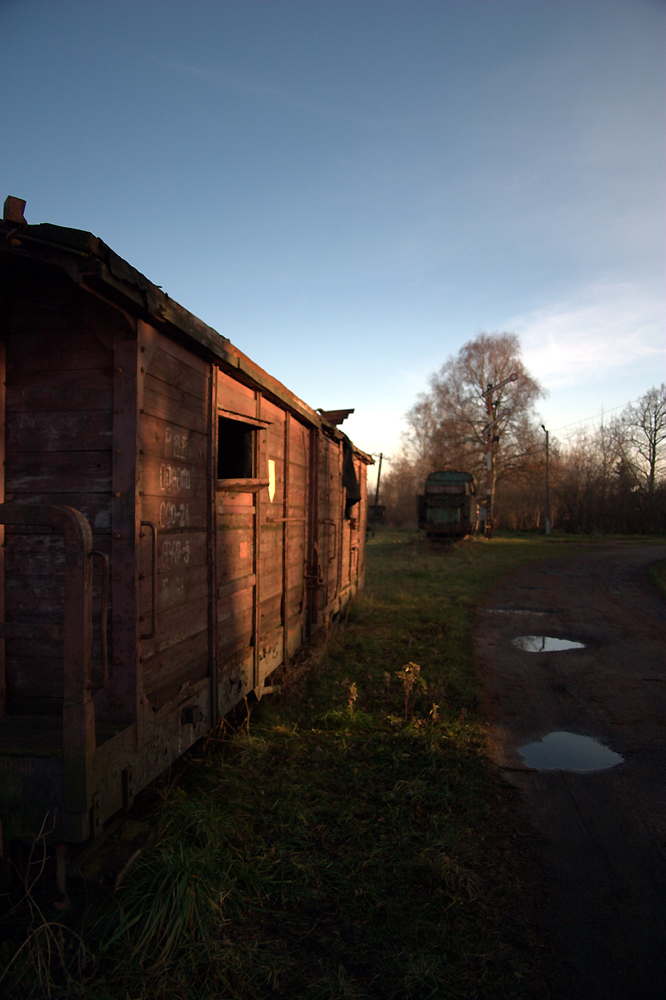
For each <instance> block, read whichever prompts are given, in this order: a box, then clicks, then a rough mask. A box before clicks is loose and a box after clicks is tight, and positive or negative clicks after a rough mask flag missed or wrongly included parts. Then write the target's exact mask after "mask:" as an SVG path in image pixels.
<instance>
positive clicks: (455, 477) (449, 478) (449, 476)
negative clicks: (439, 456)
mask: <svg viewBox="0 0 666 1000" xmlns="http://www.w3.org/2000/svg"><path fill="white" fill-rule="evenodd" d="M473 481H474V476H473V475H472V473H471V472H454V471H453V470H451V471H450V472H431V473H430V475H429V476H428V478H427V480H426V482H428V483H471V482H473Z"/></svg>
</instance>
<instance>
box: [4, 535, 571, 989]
mask: <svg viewBox="0 0 666 1000" xmlns="http://www.w3.org/2000/svg"><path fill="white" fill-rule="evenodd" d="M565 549H566V550H569V551H571V550H573V549H575V550H576V551H578V550H579V546H578V545H577V544H575V545H571V544H568V545H562V546H560V544H558V542H556V541H552V540H545V539H541V540H534V539H531V540H528V539H511V540H508V539H502V538H496V539H493V540H492V541H491V542H487V541H483V540H478V541H474V542H469V543H463V544H460V545H458V546H456V547H451V548H450V549H445V550H437V549H434V548H432V547H430V546H428V545H427V544H426V543H425V542H421V541H419V540H417V539H416V537H415V536H414V535H413V534H411V533H405V534H401V533H398V532H387V533H384V534H381V535H379V536H378V537H377V538H376V539H375V540H374V541H372V542H371V543H370V546H369V557H368V574H367V584H366V590H365V592H364V594H363V595H361V596H359V598H358V599H357V600H356V601H355V602H354V603H353V604H352V606H351V607H350V609H349V612H348V617H347V619H346V621H345V622H343V623H340V624H339V625H338V626H337V627H335V628H334V629H332V630H331V631H330V633H329V635H328V636H327V641H326V642H323V643H321V644H320V646H319V648H318V649H314V650H311V652H310V661H309V664H308V666H309V668H310V669H309V671H308V672H306V671H305V670H304V669H302V667H301V669H299V668H294V669H293V670H292V671H291V676H287V677H286V678H285V680H286V682H287V683H286V686H285V690H284V693H283V695H281V696H279V697H271V698H266V699H263V700H262V702H261V703H259V704H258V705H255V706H254V707H253V708H252V709H251V711H250V713H249V714H241V715H240V716H239V717H238V718H237V719H236V720H235V721H233V720H232V722H231V723H228V724H226V725H225V726H223V727H222V728H221V729H220V730H219V731H218V732H217V733H216V734H215V735H214V736H213V737H211V738H210V739H209V740H208V742H207V743H205V744H202V745H199V746H198V747H197V748H195V751H194V752H193V753H190V754H189V755H187V757H186V758H185V760H184V761H183V762H182V764H181V766H180V768H179V773H178V775H177V776H175V775H172V776H171V780H170V781H169V782H168V783H167V784H165V785H164V786H163V788H162V791H161V799H158V800H157V801H158V806H157V807H154V810H153V813H152V814H151V816H150V820H149V821H150V823H151V824H152V825H153V826H154V827H155V828H156V829H157V831H158V832H157V836H156V838H155V840H154V843H153V846H152V847H151V849H150V850H148V851H146V852H145V854H144V855H143V856H142V857H141V859H140V860H139V861H138V863H137V864H136V865H135V867H134V869H133V870H132V871H131V872H130V873H129V875H128V876H127V877H126V879H125V880H124V881H123V883H122V884H121V886H120V888H119V889H118V890H117V892H116V893H115V894H113V895H111V896H109V897H108V898H107V897H102V898H91V899H89V900H88V903H87V906H86V908H85V911H84V912H83V916H82V917H81V912H82V911H81V909H80V908H74V909H73V910H72V911H71V912H70V913H69V915H67V916H66V917H62V916H58V917H55V916H54V917H53V922H52V923H51V922H50V920H49V919H48V914H45V913H41V912H40V914H39V918H38V919H37V921H36V922H35V921H33V928H32V938H31V944H30V948H28V947H27V946H24V949H23V952H22V953H21V954H19V955H18V957H17V958H16V960H15V961H14V963H13V965H12V966H11V968H10V969H9V972H8V974H7V976H6V977H5V979H4V982H1V983H0V992H1V991H2V990H3V989H5V991H6V995H7V996H8V997H9V998H10V1000H19V998H20V1000H31V998H36V997H45V996H48V997H51V998H53V1000H64V998H68V1000H69V998H72V1000H73V998H75V997H79V998H82V997H93V996H94V997H95V998H96V1000H148V998H150V1000H160V998H164V1000H167V998H168V1000H194V998H196V1000H208V998H211V1000H213V998H215V1000H267V998H269V997H270V998H276V1000H282V998H284V1000H287V998H307V1000H319V998H321V1000H325V998H326V1000H328V998H331V1000H332V998H355V1000H356V998H358V1000H361V998H363V1000H392V998H395V1000H408V998H414V1000H425V998H438V1000H439V998H452V1000H453V998H475V997H476V998H483V1000H492V998H497V1000H500V998H501V1000H514V998H515V1000H524V998H528V997H538V998H539V1000H543V998H545V997H547V995H548V990H547V988H546V987H545V985H544V983H543V981H542V978H541V973H540V956H541V953H540V949H539V942H538V940H536V939H535V936H534V933H533V929H532V924H531V919H530V906H531V898H532V892H533V888H534V887H533V884H532V874H531V869H530V867H529V864H528V863H527V861H526V860H525V858H524V856H523V855H524V852H525V850H526V846H525V845H526V844H528V843H529V838H528V837H526V836H524V831H520V830H519V829H517V827H516V825H515V818H514V815H513V809H512V793H510V792H508V791H507V790H506V789H505V788H504V786H502V784H501V783H500V782H499V781H498V780H497V778H496V776H495V775H494V773H493V770H492V768H491V767H490V765H489V763H488V760H487V757H486V741H485V736H484V728H483V718H482V712H481V710H480V704H479V697H480V694H479V687H478V683H477V679H476V677H475V673H474V668H473V659H472V649H471V628H472V622H473V617H474V613H475V608H476V606H477V603H478V601H479V600H480V598H481V597H482V596H483V594H484V593H485V592H486V591H487V589H488V588H489V586H490V585H491V584H492V583H493V582H494V581H495V580H496V579H498V578H499V577H501V576H502V575H504V574H505V573H506V572H508V571H509V570H511V569H512V568H513V567H515V566H518V565H520V564H523V563H525V562H526V561H529V560H531V559H534V558H537V557H539V556H551V555H556V554H558V553H559V552H561V551H564V550H565ZM79 918H81V919H79ZM43 924H46V925H48V926H49V928H50V930H49V931H48V932H47V931H44V930H43V929H42V930H40V927H41V926H42V925H43ZM65 925H66V926H65ZM63 928H64V930H63ZM74 931H76V935H77V936H75V935H74ZM40 935H41V938H40ZM49 935H50V937H49ZM47 940H48V941H51V943H52V942H53V941H57V942H59V943H60V951H58V949H57V948H55V949H54V948H53V947H51V950H50V951H49V952H48V953H46V952H44V950H43V948H42V951H41V952H39V949H40V941H45V942H46V941H47ZM84 942H85V943H84ZM19 943H20V942H19V941H13V942H12V941H11V940H9V941H6V942H5V944H4V945H3V946H1V949H2V950H1V951H0V957H1V958H2V960H3V961H4V962H5V965H7V964H8V963H9V961H10V960H11V958H12V956H13V955H15V954H16V951H17V947H18V944H19ZM44 947H46V945H44ZM35 949H37V952H39V954H38V955H37V956H36V954H35ZM29 952H30V955H29V961H24V959H27V958H28V954H29ZM91 956H93V957H92V958H91ZM37 961H39V963H41V964H39V965H36V964H35V962H37ZM77 963H78V964H77Z"/></svg>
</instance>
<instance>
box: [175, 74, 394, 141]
mask: <svg viewBox="0 0 666 1000" xmlns="http://www.w3.org/2000/svg"><path fill="white" fill-rule="evenodd" d="M161 65H162V66H164V67H165V68H166V69H171V70H175V71H176V72H177V73H180V74H182V75H183V76H189V77H190V78H192V79H194V80H199V81H201V82H202V83H205V84H207V85H209V86H212V87H215V88H217V89H219V90H226V91H230V92H231V93H234V94H238V95H240V96H242V97H254V98H257V99H258V100H260V101H263V102H267V103H272V104H278V105H281V106H282V107H285V108H295V109H296V110H298V111H306V112H309V113H310V114H313V115H318V116H320V117H322V118H337V119H339V120H340V121H346V122H352V123H353V124H354V125H362V126H364V127H366V128H373V129H381V128H382V127H383V125H382V123H381V122H378V121H376V120H373V119H370V118H365V117H363V116H361V115H350V114H348V113H347V112H345V111H341V110H340V109H339V108H333V107H330V106H328V105H325V104H321V103H319V102H318V101H313V100H311V99H310V98H307V97H303V96H302V95H301V94H297V93H294V92H293V91H289V90H284V89H282V88H281V87H276V86H274V85H273V84H264V83H259V82H258V81H257V80H250V79H246V78H243V77H238V76H232V75H231V74H229V73H224V72H222V71H221V70H217V69H206V68H204V67H201V66H192V65H190V64H189V63H183V62H178V61H176V60H168V61H165V62H162V63H161Z"/></svg>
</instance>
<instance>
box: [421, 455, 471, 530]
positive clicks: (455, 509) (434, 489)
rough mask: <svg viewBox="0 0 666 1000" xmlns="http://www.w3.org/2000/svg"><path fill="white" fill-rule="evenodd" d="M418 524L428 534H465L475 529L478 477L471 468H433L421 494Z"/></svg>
mask: <svg viewBox="0 0 666 1000" xmlns="http://www.w3.org/2000/svg"><path fill="white" fill-rule="evenodd" d="M418 521H419V528H420V529H421V530H422V531H425V533H426V537H427V538H433V539H443V540H448V539H456V538H464V536H465V535H469V534H471V533H472V532H474V531H476V526H477V521H478V509H477V503H476V480H475V479H474V476H473V475H472V474H471V473H470V472H453V471H451V472H431V473H430V475H429V476H428V478H427V479H426V483H425V490H424V493H423V494H422V495H421V496H420V497H419V498H418Z"/></svg>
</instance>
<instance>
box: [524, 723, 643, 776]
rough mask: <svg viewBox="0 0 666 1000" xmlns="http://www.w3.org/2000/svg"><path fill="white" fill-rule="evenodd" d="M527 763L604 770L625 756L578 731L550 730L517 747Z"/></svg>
mask: <svg viewBox="0 0 666 1000" xmlns="http://www.w3.org/2000/svg"><path fill="white" fill-rule="evenodd" d="M518 752H519V754H520V756H521V757H522V758H523V760H524V761H525V764H526V765H527V767H534V768H537V769H538V770H540V771H554V770H557V771H601V770H603V769H604V768H608V767H614V766H615V765H616V764H621V763H622V761H623V760H624V757H621V756H620V754H619V753H615V751H614V750H610V749H609V748H608V747H605V746H604V745H603V743H599V742H598V740H593V739H591V737H589V736H579V735H578V734H577V733H566V732H561V733H549V735H548V736H545V737H544V738H543V739H542V740H539V741H538V742H536V743H529V744H528V745H527V746H525V747H520V748H519V750H518Z"/></svg>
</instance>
